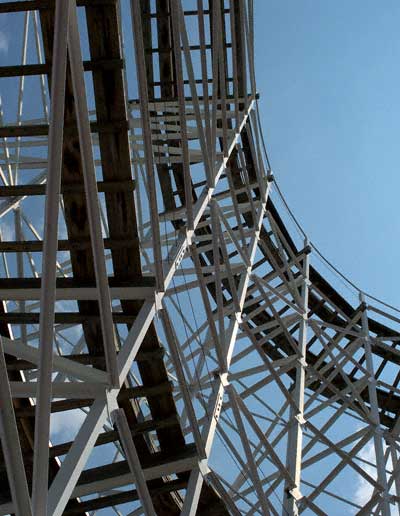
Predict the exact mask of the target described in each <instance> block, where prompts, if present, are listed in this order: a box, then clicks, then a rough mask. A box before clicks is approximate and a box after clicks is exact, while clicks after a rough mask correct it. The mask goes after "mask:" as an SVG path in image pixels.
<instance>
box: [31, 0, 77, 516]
mask: <svg viewBox="0 0 400 516" xmlns="http://www.w3.org/2000/svg"><path fill="white" fill-rule="evenodd" d="M68 17H69V1H68V2H67V1H65V0H57V2H56V7H55V26H54V46H53V69H52V76H51V112H50V128H49V146H48V149H49V151H48V152H49V156H48V162H49V163H48V169H47V170H48V174H47V185H46V205H45V219H44V228H45V230H44V238H43V260H42V288H41V298H40V323H39V333H40V337H39V343H40V344H39V346H40V348H39V349H40V362H39V377H38V385H37V397H36V399H37V401H36V411H35V442H34V452H33V487H32V508H33V513H34V514H37V515H39V514H40V515H41V516H46V514H47V498H48V476H49V438H50V407H51V387H52V385H51V383H52V369H53V338H54V307H55V299H56V295H55V293H56V258H57V245H58V241H57V238H58V211H59V199H60V187H61V168H62V145H63V134H64V104H65V83H66V67H67V35H68Z"/></svg>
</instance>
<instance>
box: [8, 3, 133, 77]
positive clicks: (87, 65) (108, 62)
mask: <svg viewBox="0 0 400 516" xmlns="http://www.w3.org/2000/svg"><path fill="white" fill-rule="evenodd" d="M0 12H1V7H0ZM123 67H124V60H123V59H96V60H91V61H83V69H84V70H85V72H89V71H92V70H109V69H113V68H123ZM50 72H51V66H50V64H48V63H43V64H27V65H16V66H0V77H20V76H27V75H47V74H49V73H50Z"/></svg>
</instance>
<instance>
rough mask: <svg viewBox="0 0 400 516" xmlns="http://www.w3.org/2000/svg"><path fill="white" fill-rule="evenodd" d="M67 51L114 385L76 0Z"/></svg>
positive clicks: (110, 325)
mask: <svg viewBox="0 0 400 516" xmlns="http://www.w3.org/2000/svg"><path fill="white" fill-rule="evenodd" d="M68 52H69V60H70V65H71V76H72V88H73V92H74V100H75V112H76V119H77V125H78V134H79V144H80V150H81V156H82V168H83V179H84V183H85V196H86V205H87V213H88V219H89V227H90V235H91V242H92V251H93V262H94V269H95V275H96V283H97V292H98V302H99V310H100V321H101V329H102V334H103V343H104V354H105V357H106V362H107V371H108V374H109V377H110V382H111V385H112V386H114V387H116V386H117V385H118V368H117V353H116V337H115V331H114V324H113V319H112V310H111V295H110V289H109V286H108V275H107V267H106V260H105V252H104V242H103V235H102V229H101V217H100V206H99V199H98V193H97V182H96V171H95V168H94V161H93V149H92V139H91V134H90V121H89V110H88V106H87V100H86V88H85V80H84V75H83V62H82V52H81V45H80V39H79V29H78V19H77V14H76V0H70V15H69V28H68Z"/></svg>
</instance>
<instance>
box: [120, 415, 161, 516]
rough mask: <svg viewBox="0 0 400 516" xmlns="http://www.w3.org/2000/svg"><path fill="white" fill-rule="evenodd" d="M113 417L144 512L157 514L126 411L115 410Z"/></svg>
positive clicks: (152, 514)
mask: <svg viewBox="0 0 400 516" xmlns="http://www.w3.org/2000/svg"><path fill="white" fill-rule="evenodd" d="M111 417H112V420H113V422H114V424H115V426H116V427H117V429H118V433H119V436H120V439H121V443H122V447H123V448H124V451H125V456H126V460H127V461H128V464H129V468H130V470H131V473H132V475H133V478H134V481H135V485H136V490H137V492H138V495H139V499H140V502H141V503H142V507H143V511H144V514H145V516H156V512H155V510H154V507H153V502H152V500H151V496H150V492H149V489H148V487H147V484H146V480H145V478H144V474H143V470H142V466H141V465H140V460H139V456H138V454H137V451H136V446H135V443H134V442H133V439H132V434H131V430H130V429H129V425H128V421H127V419H126V416H125V412H124V411H123V410H122V409H117V410H114V411H113V412H112V414H111Z"/></svg>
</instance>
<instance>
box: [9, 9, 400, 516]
mask: <svg viewBox="0 0 400 516" xmlns="http://www.w3.org/2000/svg"><path fill="white" fill-rule="evenodd" d="M253 10H254V6H253V2H252V1H251V0H214V1H211V0H196V1H190V0H168V1H167V0H157V1H150V0H131V1H129V0H45V1H42V0H37V1H33V0H32V1H21V2H1V3H0V16H4V17H5V18H4V19H6V20H7V24H8V26H9V27H10V28H13V27H18V28H19V29H18V30H15V31H13V32H12V33H11V30H10V34H9V36H10V43H9V52H8V55H7V58H6V59H5V62H4V63H1V62H0V65H1V66H0V102H1V104H0V183H1V184H0V300H1V305H0V437H1V447H2V455H1V456H0V515H7V514H17V515H18V516H25V515H31V514H33V515H35V516H39V515H40V516H45V515H48V516H58V515H62V514H66V515H73V514H80V515H82V514H90V515H92V516H93V515H95V514H98V515H99V516H100V515H101V514H113V513H114V514H118V515H130V516H134V515H135V516H136V515H141V514H145V515H146V516H148V515H154V514H161V515H168V514H176V515H178V514H181V515H182V516H188V515H195V514H199V515H201V514H215V515H223V514H224V515H228V514H232V515H239V514H247V515H253V514H262V515H274V516H275V515H282V516H285V515H299V514H303V513H304V514H306V515H308V514H317V515H332V514H359V515H362V514H368V515H369V514H370V515H382V516H389V515H396V514H398V513H399V511H400V466H399V453H400V437H399V432H400V422H399V419H398V412H399V409H400V385H399V383H400V370H399V364H400V349H399V347H398V346H399V342H400V313H399V312H398V311H397V310H396V309H395V308H393V307H390V306H388V305H385V304H384V303H381V302H379V301H378V300H376V299H373V298H370V297H369V296H367V295H366V294H364V293H363V292H362V291H359V290H358V289H357V288H355V287H354V285H352V284H351V283H350V282H347V280H345V279H344V278H343V277H342V276H341V275H339V273H338V272H337V271H336V270H332V267H331V266H330V265H329V264H328V263H327V262H325V261H324V259H321V255H320V254H319V251H318V250H317V249H315V248H314V246H313V245H312V244H311V243H310V242H309V241H308V239H307V237H306V235H305V234H304V233H303V231H302V230H301V228H299V227H298V224H297V223H296V221H295V220H294V219H293V218H292V215H291V213H290V211H288V209H287V206H286V203H285V201H284V199H283V197H282V195H281V192H280V190H279V187H278V185H277V182H276V180H275V178H274V175H273V173H272V171H271V167H270V164H269V161H268V156H267V155H266V152H265V148H264V143H263V136H262V132H261V127H260V121H259V117H258V106H257V102H258V94H257V91H256V82H255V67H254V48H253V47H254V44H253V17H254V12H253ZM0 52H1V51H0ZM0 57H1V53H0ZM103 511H109V512H103Z"/></svg>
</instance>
